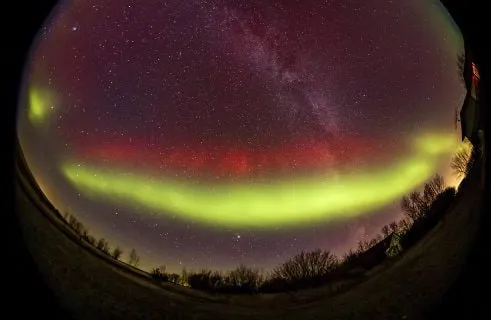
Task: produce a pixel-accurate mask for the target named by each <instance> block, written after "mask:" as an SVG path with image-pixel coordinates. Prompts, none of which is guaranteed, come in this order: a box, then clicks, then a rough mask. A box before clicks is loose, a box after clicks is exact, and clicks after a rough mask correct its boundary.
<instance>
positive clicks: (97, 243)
mask: <svg viewBox="0 0 491 320" xmlns="http://www.w3.org/2000/svg"><path fill="white" fill-rule="evenodd" d="M63 221H64V222H65V223H66V224H67V225H68V227H69V228H70V229H72V230H73V231H74V232H75V233H76V234H77V235H78V236H79V237H80V239H81V240H83V241H86V242H87V243H89V244H90V245H92V246H93V247H95V248H97V249H98V250H99V251H101V252H102V253H104V254H106V255H108V256H110V257H111V258H113V259H114V260H120V259H121V256H122V254H123V250H122V249H121V248H120V247H117V246H116V247H115V248H111V246H110V245H109V242H108V241H107V240H106V239H105V238H100V239H96V238H95V237H94V236H92V235H90V234H89V230H88V229H87V228H86V227H85V226H84V225H83V224H82V222H80V221H79V220H78V219H77V218H76V217H75V216H74V215H71V214H69V213H68V212H66V213H65V214H64V216H63ZM127 263H128V264H129V265H132V266H134V267H138V265H139V263H140V256H139V255H138V254H137V253H136V250H135V249H132V250H131V251H130V253H129V255H128V260H127Z"/></svg>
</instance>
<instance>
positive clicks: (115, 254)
mask: <svg viewBox="0 0 491 320" xmlns="http://www.w3.org/2000/svg"><path fill="white" fill-rule="evenodd" d="M121 254H123V250H121V249H120V248H119V247H116V248H114V250H113V252H112V257H113V258H114V259H116V260H119V257H121Z"/></svg>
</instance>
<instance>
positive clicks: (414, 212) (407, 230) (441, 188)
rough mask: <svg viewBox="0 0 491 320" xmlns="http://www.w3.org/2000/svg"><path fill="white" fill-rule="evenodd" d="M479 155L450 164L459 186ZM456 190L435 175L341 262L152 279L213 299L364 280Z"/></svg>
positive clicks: (103, 244) (302, 256)
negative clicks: (216, 295) (220, 295)
mask: <svg viewBox="0 0 491 320" xmlns="http://www.w3.org/2000/svg"><path fill="white" fill-rule="evenodd" d="M478 156H479V153H478V151H477V150H474V149H473V148H471V147H470V148H469V146H468V148H464V149H462V150H461V151H459V152H458V153H457V154H456V155H455V156H454V158H453V159H452V163H451V166H452V169H453V170H454V174H455V175H457V176H463V177H464V179H463V180H462V182H461V186H462V185H463V184H464V183H466V181H467V179H468V177H467V175H468V174H469V173H470V172H471V170H472V168H473V167H474V166H475V165H476V163H477V159H478ZM455 196H456V190H455V188H453V187H445V183H444V179H443V177H442V176H440V175H438V174H437V175H435V176H433V178H432V179H431V180H430V181H429V182H427V183H426V184H425V185H424V187H423V190H422V191H421V192H416V191H415V192H412V193H410V194H409V195H406V196H404V197H403V198H402V200H401V210H402V213H403V218H402V219H401V220H399V221H397V222H396V221H393V222H391V223H389V224H387V225H385V226H383V227H382V228H381V232H380V233H379V234H377V235H376V236H375V237H374V238H372V239H370V240H360V241H359V242H358V246H357V248H356V249H353V250H350V251H349V252H347V253H345V254H344V255H343V256H342V257H341V258H338V257H336V256H335V255H334V254H332V253H331V252H329V251H322V250H314V251H311V252H304V251H302V252H300V253H299V254H297V255H295V256H293V257H292V258H290V259H289V260H287V261H286V262H284V263H282V264H281V265H279V266H278V267H276V268H274V269H273V270H272V272H270V273H269V274H267V275H264V274H263V273H262V272H260V270H259V269H256V268H249V267H246V266H244V265H240V266H238V267H237V268H236V269H234V270H230V271H228V272H219V271H212V270H207V269H204V270H201V271H199V272H194V271H187V270H186V269H185V268H184V269H183V270H182V272H181V274H177V273H167V272H166V267H165V266H160V267H158V268H155V269H153V270H152V271H151V272H150V274H151V276H152V278H153V279H154V280H155V281H156V282H168V283H174V284H176V285H183V286H189V287H191V288H193V289H197V290H203V291H207V292H211V293H227V294H256V293H274V292H285V291H291V290H298V289H303V288H312V287H316V286H321V285H325V284H327V283H333V282H336V281H342V280H353V279H361V278H363V277H364V276H365V274H366V272H367V271H369V270H371V269H372V268H374V267H375V266H377V265H380V264H381V263H382V262H384V261H385V260H386V259H390V258H391V256H392V255H389V254H388V253H387V252H388V251H387V250H388V249H389V247H390V245H391V243H392V242H393V240H394V239H396V240H397V241H396V242H397V245H398V248H400V250H396V254H397V253H400V252H402V250H407V249H408V248H410V247H411V246H413V245H414V244H415V243H416V242H418V241H419V240H420V239H421V238H422V237H423V236H424V235H426V234H427V233H428V231H429V230H431V229H432V228H433V227H434V226H435V225H436V224H437V223H438V221H441V220H442V219H443V218H444V215H445V214H446V213H447V212H448V211H449V209H450V206H451V205H452V203H453V202H454V199H455ZM65 220H66V221H67V223H68V225H69V226H70V227H71V228H72V229H73V230H74V231H75V232H76V233H77V234H78V235H79V236H80V237H81V239H83V240H85V241H87V242H88V243H90V244H91V245H93V246H94V247H96V248H97V249H99V250H100V251H102V252H104V253H105V254H107V255H109V256H112V257H113V258H114V259H119V258H120V256H121V254H122V251H121V250H120V249H119V248H118V247H116V248H115V249H113V250H111V248H110V246H109V244H108V242H107V241H106V240H105V239H104V238H101V239H99V240H96V239H95V238H94V237H92V236H91V235H89V234H88V231H87V229H86V228H85V227H84V226H83V225H82V224H81V223H80V222H79V221H78V220H77V219H76V218H75V217H73V216H70V215H68V214H67V215H65ZM128 263H129V264H130V265H133V266H135V267H136V266H138V264H139V256H138V255H137V254H136V251H135V250H134V249H133V250H132V251H131V253H130V255H129V259H128Z"/></svg>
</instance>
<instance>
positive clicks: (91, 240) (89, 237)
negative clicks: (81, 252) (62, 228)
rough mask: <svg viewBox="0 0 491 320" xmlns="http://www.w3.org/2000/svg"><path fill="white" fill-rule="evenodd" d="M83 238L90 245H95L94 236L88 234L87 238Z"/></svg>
mask: <svg viewBox="0 0 491 320" xmlns="http://www.w3.org/2000/svg"><path fill="white" fill-rule="evenodd" d="M85 240H87V242H88V243H90V244H91V245H93V246H95V238H94V237H93V236H91V235H88V236H87V238H85Z"/></svg>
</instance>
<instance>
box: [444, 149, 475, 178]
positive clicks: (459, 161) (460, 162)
mask: <svg viewBox="0 0 491 320" xmlns="http://www.w3.org/2000/svg"><path fill="white" fill-rule="evenodd" d="M477 157H478V150H477V148H473V146H472V144H471V143H469V142H467V141H466V143H465V145H464V147H462V148H461V149H460V150H459V151H457V153H456V154H455V155H454V156H453V158H452V161H451V162H450V167H451V168H452V171H453V173H454V175H455V176H457V177H465V176H467V175H468V174H469V172H470V170H471V168H472V167H473V166H474V163H475V162H476V159H477Z"/></svg>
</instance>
